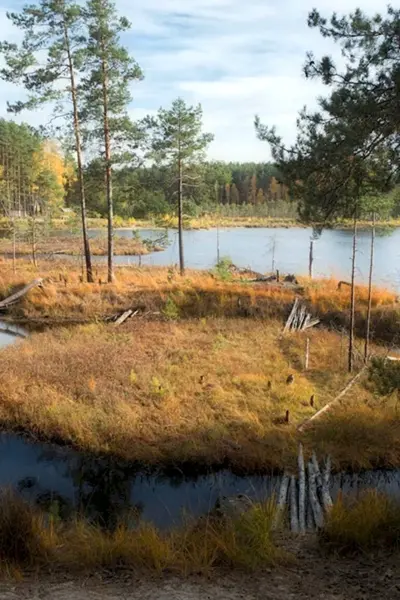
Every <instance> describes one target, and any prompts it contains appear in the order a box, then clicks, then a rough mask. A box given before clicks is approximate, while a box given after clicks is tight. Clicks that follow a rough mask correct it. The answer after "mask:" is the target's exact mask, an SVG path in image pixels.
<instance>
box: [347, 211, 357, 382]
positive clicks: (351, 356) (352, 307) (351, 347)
mask: <svg viewBox="0 0 400 600" xmlns="http://www.w3.org/2000/svg"><path fill="white" fill-rule="evenodd" d="M356 251H357V214H355V215H354V228H353V254H352V258H351V292H350V295H351V300H350V333H349V356H348V371H349V373H351V372H352V371H353V366H354V317H355V307H356V306H355V298H356V290H355V275H356Z"/></svg>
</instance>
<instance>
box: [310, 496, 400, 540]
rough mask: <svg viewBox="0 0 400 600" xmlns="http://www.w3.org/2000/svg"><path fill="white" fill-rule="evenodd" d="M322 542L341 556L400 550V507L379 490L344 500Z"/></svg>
mask: <svg viewBox="0 0 400 600" xmlns="http://www.w3.org/2000/svg"><path fill="white" fill-rule="evenodd" d="M321 541H322V542H323V543H324V544H325V545H327V546H328V547H329V548H331V549H334V550H336V551H339V552H360V551H362V552H365V551H369V550H373V549H377V548H386V549H388V548H392V549H393V550H395V549H396V550H399V549H400V503H399V502H398V501H397V502H396V500H394V499H391V498H389V497H387V496H385V495H384V494H381V493H379V492H378V491H376V490H368V491H366V492H364V493H363V494H362V496H361V497H360V498H350V497H348V498H343V497H340V498H339V499H338V500H337V501H336V502H335V504H334V506H333V508H332V510H331V512H330V514H329V517H328V520H327V522H326V524H325V527H324V529H323V531H322V533H321Z"/></svg>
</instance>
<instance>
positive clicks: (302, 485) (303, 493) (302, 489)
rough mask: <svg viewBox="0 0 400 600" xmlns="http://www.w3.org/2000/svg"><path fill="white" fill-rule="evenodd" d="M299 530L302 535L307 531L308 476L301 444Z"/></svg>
mask: <svg viewBox="0 0 400 600" xmlns="http://www.w3.org/2000/svg"><path fill="white" fill-rule="evenodd" d="M297 462H298V466H299V529H300V533H305V531H306V474H305V468H304V454H303V444H302V443H301V442H300V444H299V454H298V461H297Z"/></svg>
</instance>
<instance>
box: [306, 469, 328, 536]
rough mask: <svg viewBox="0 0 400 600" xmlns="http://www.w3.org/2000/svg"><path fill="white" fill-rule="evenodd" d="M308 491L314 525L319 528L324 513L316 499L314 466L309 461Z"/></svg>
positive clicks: (322, 522)
mask: <svg viewBox="0 0 400 600" xmlns="http://www.w3.org/2000/svg"><path fill="white" fill-rule="evenodd" d="M308 492H309V497H310V504H311V508H312V512H313V516H314V521H315V525H316V526H317V528H319V529H320V528H322V526H323V524H324V514H323V512H322V508H321V505H320V503H319V500H318V495H317V485H316V482H315V473H314V467H313V465H312V463H311V462H309V463H308Z"/></svg>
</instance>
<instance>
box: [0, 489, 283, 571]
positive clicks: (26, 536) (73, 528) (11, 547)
mask: <svg viewBox="0 0 400 600" xmlns="http://www.w3.org/2000/svg"><path fill="white" fill-rule="evenodd" d="M273 515H274V504H273V503H272V502H269V503H265V504H258V505H254V506H253V507H252V508H251V509H250V510H249V511H248V512H247V513H245V514H243V515H239V516H237V517H230V518H229V519H228V518H224V519H222V518H216V517H212V516H208V517H206V518H204V519H200V520H198V521H197V522H195V521H193V522H191V521H189V520H188V522H187V524H186V526H185V527H184V528H182V529H180V530H175V531H170V532H166V533H165V532H164V533H161V532H159V531H158V530H157V529H155V528H154V527H153V526H152V525H149V524H145V523H142V524H140V525H139V527H138V528H137V529H135V530H133V531H132V530H129V529H128V528H127V526H126V525H124V524H123V523H121V524H120V525H119V526H118V527H117V529H116V530H115V531H113V532H107V531H104V530H102V529H100V528H99V527H97V526H93V525H90V524H89V523H87V522H85V521H83V520H80V519H77V520H72V521H69V522H65V523H62V522H60V521H59V520H58V519H56V518H54V516H53V517H52V516H51V515H48V514H47V515H45V514H44V513H41V512H39V511H38V510H37V509H36V508H34V507H32V506H31V505H29V504H27V503H25V502H24V501H23V500H22V499H21V498H19V497H18V496H15V495H14V494H12V493H11V492H3V493H2V494H1V495H0V558H1V567H0V572H1V571H2V572H3V573H8V574H11V575H14V576H15V575H17V574H18V573H19V574H22V573H21V571H22V572H23V571H24V570H26V569H32V568H35V569H42V570H46V569H47V570H49V569H51V570H55V569H61V570H62V571H63V572H66V571H67V572H68V571H69V572H73V573H79V572H93V571H99V570H103V569H107V570H108V571H110V570H112V571H114V570H120V569H121V568H125V569H133V570H135V571H136V572H150V573H151V574H161V573H175V574H180V575H190V574H193V573H195V574H203V575H206V574H210V573H211V571H212V570H214V569H216V568H227V567H230V568H234V569H246V570H259V569H263V568H265V567H267V566H271V565H274V564H278V563H282V562H284V561H285V560H286V553H285V552H283V551H282V550H281V549H279V548H278V547H277V546H276V544H275V542H274V538H273V534H272V523H273Z"/></svg>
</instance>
